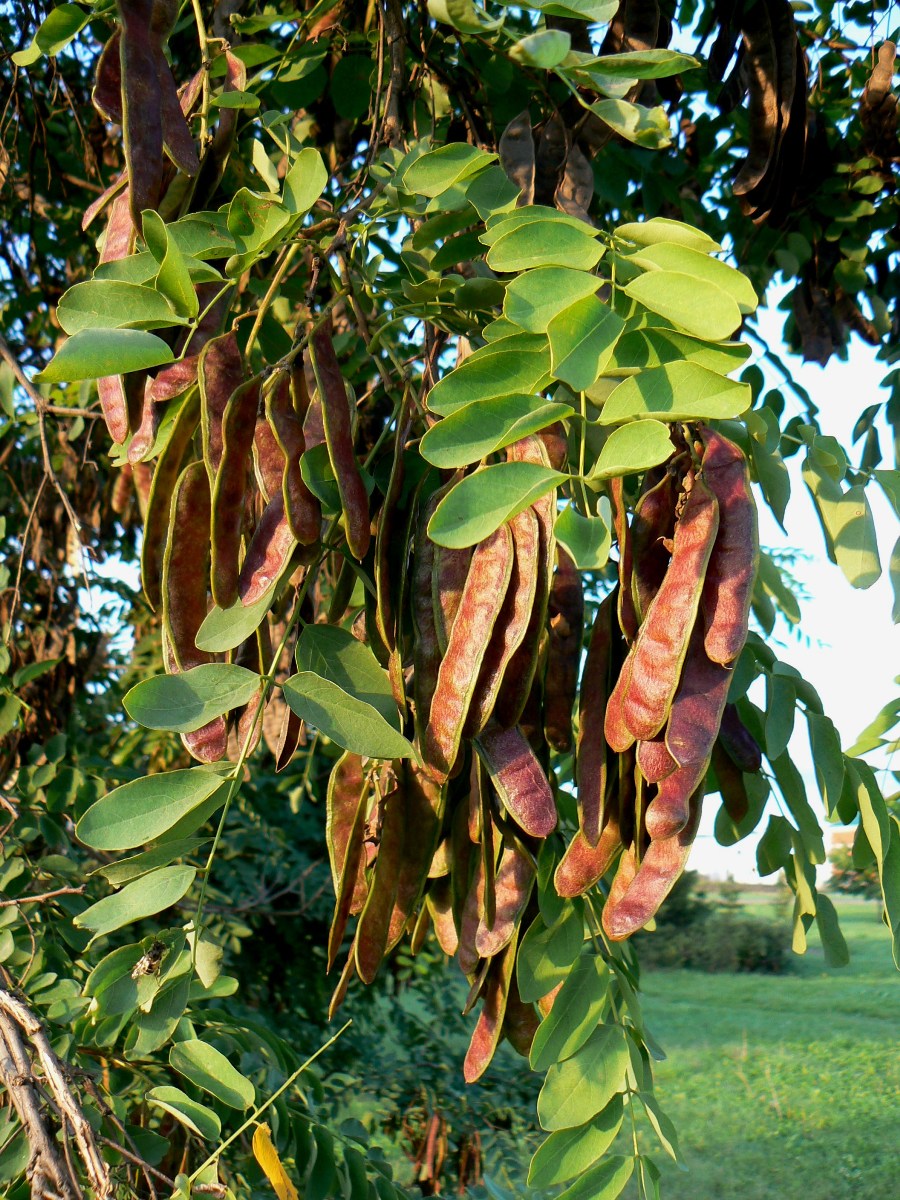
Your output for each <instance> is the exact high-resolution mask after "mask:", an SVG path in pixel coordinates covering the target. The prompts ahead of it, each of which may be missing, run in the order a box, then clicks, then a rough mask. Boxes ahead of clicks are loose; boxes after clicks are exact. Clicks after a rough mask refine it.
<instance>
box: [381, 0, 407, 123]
mask: <svg viewBox="0 0 900 1200" xmlns="http://www.w3.org/2000/svg"><path fill="white" fill-rule="evenodd" d="M384 31H385V33H386V35H387V44H388V50H389V52H390V56H391V74H390V78H389V79H388V86H387V95H386V96H385V99H384V120H383V121H382V125H381V129H382V141H384V142H386V143H387V144H388V145H389V146H396V145H398V143H399V142H400V140H401V138H402V135H403V124H402V122H401V120H400V96H401V94H402V92H403V68H404V62H405V57H406V35H405V33H404V32H403V10H402V8H401V6H400V3H399V0H384Z"/></svg>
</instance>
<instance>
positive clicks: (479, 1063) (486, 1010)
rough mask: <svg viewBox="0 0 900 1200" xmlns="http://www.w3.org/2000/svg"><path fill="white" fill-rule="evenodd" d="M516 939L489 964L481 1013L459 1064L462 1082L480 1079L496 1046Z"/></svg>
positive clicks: (504, 1007)
mask: <svg viewBox="0 0 900 1200" xmlns="http://www.w3.org/2000/svg"><path fill="white" fill-rule="evenodd" d="M516 940H517V939H514V940H513V941H512V942H510V944H509V945H508V946H507V947H506V949H505V950H504V951H503V953H502V955H501V956H500V957H499V958H498V959H495V960H494V961H493V962H492V963H491V969H490V971H489V972H488V975H487V980H486V984H485V991H484V1003H483V1005H482V1009H481V1014H480V1016H479V1018H478V1021H477V1023H476V1025H475V1030H474V1032H473V1034H472V1040H471V1042H470V1043H469V1049H468V1051H467V1052H466V1059H465V1063H464V1065H463V1075H464V1077H465V1080H466V1083H474V1082H475V1080H476V1079H480V1078H481V1076H482V1075H483V1074H484V1073H485V1071H486V1070H487V1069H488V1067H489V1066H490V1063H491V1059H492V1058H493V1057H494V1054H495V1052H496V1050H497V1047H498V1046H499V1045H500V1039H501V1037H502V1036H503V1020H504V1017H505V1016H506V1005H507V1000H508V997H509V989H510V985H511V983H512V979H513V973H514V970H515V965H516Z"/></svg>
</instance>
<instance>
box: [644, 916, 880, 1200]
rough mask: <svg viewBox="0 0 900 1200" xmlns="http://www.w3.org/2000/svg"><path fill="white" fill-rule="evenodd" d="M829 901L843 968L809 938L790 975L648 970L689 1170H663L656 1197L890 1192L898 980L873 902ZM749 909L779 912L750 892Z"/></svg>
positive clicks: (665, 1100)
mask: <svg viewBox="0 0 900 1200" xmlns="http://www.w3.org/2000/svg"><path fill="white" fill-rule="evenodd" d="M837 905H838V911H839V914H840V918H841V925H842V928H843V930H844V935H845V937H846V939H847V942H848V944H849V947H850V954H851V962H850V966H849V967H846V968H844V969H841V970H837V969H830V968H828V967H826V966H825V963H824V960H823V957H822V951H821V949H820V948H819V946H818V944H817V943H816V939H815V934H814V932H811V934H810V948H809V950H808V951H807V954H806V955H805V956H804V957H803V958H800V959H797V960H796V961H797V965H796V970H795V971H794V973H792V974H790V975H786V976H764V975H706V974H700V973H696V972H690V971H657V972H647V973H646V974H645V975H644V980H643V983H644V1007H645V1012H646V1016H647V1020H648V1024H649V1026H650V1029H651V1030H652V1032H653V1033H654V1034H655V1036H656V1038H657V1039H658V1040H659V1041H660V1042H661V1044H662V1045H663V1046H664V1048H665V1049H666V1051H667V1053H668V1058H667V1060H666V1061H665V1062H663V1063H659V1064H657V1066H656V1089H657V1096H658V1098H659V1100H660V1102H661V1104H662V1106H663V1108H664V1109H665V1110H666V1112H667V1113H668V1114H669V1116H670V1117H671V1118H672V1120H673V1121H674V1122H675V1125H676V1127H677V1128H678V1130H679V1133H680V1136H681V1150H682V1158H683V1162H684V1164H685V1165H686V1166H687V1168H688V1171H687V1172H686V1173H682V1172H680V1171H679V1170H678V1169H677V1168H675V1167H674V1166H672V1167H671V1168H667V1169H666V1170H665V1178H664V1186H663V1195H664V1196H665V1197H666V1200H720V1198H721V1200H726V1198H727V1200H770V1197H772V1196H778V1197H779V1200H876V1197H877V1200H883V1197H884V1196H886V1195H893V1194H895V1192H896V1188H897V1179H898V1164H900V1122H898V1116H900V1109H898V1101H900V1053H898V1029H900V974H898V972H897V971H896V970H895V968H894V965H893V962H892V960H891V951H890V942H889V938H888V936H887V931H886V930H885V928H884V926H883V925H882V924H881V922H880V918H879V909H878V906H877V905H875V904H873V903H871V902H866V901H859V900H850V899H845V900H840V901H838V902H837ZM747 907H748V908H752V910H753V911H754V912H758V913H759V915H760V916H762V915H766V916H773V915H775V913H774V911H773V909H772V908H770V907H767V905H766V901H765V900H764V899H761V898H760V897H759V895H758V894H755V895H753V896H748V897H747ZM780 916H781V919H782V920H785V921H786V920H787V918H786V917H785V916H784V914H783V912H782V913H781V914H780ZM643 1140H645V1147H646V1149H648V1150H649V1149H650V1142H649V1138H648V1139H643ZM654 1149H657V1148H656V1147H655V1148H654ZM662 1158H663V1155H662V1153H661V1152H660V1153H659V1156H658V1157H657V1161H658V1162H660V1165H662V1161H661V1160H662ZM667 1161H670V1160H667ZM633 1186H634V1185H633V1184H632V1185H629V1190H628V1191H627V1192H626V1193H625V1194H626V1195H627V1196H633V1195H635V1194H636V1193H635V1192H634V1191H632V1190H631V1189H632V1188H633Z"/></svg>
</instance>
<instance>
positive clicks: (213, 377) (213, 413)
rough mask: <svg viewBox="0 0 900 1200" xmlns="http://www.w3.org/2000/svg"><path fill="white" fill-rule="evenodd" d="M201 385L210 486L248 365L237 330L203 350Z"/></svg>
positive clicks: (201, 412) (201, 356) (213, 340)
mask: <svg viewBox="0 0 900 1200" xmlns="http://www.w3.org/2000/svg"><path fill="white" fill-rule="evenodd" d="M197 379H198V382H199V384H200V421H201V426H202V429H203V458H204V461H205V462H206V469H207V471H208V472H209V483H210V487H215V482H216V474H217V473H218V470H219V465H220V463H221V461H222V418H223V416H224V415H225V406H226V405H227V403H228V401H229V399H230V398H231V396H232V393H233V392H234V391H235V389H236V388H238V387H240V385H241V384H242V383H243V381H244V367H243V362H242V361H241V352H240V350H239V349H238V344H237V339H236V338H235V336H234V334H233V333H223V334H222V336H221V337H217V338H212V339H211V340H210V341H208V342H207V343H206V345H205V346H204V347H203V350H202V351H201V353H200V362H199V364H198V367H197Z"/></svg>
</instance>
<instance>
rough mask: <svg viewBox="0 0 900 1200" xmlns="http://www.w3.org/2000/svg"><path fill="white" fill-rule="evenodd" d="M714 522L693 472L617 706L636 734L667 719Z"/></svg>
mask: <svg viewBox="0 0 900 1200" xmlns="http://www.w3.org/2000/svg"><path fill="white" fill-rule="evenodd" d="M718 524H719V514H718V504H717V502H716V498H715V496H714V494H713V493H712V492H711V491H710V490H709V488H708V487H707V486H706V484H705V483H704V481H703V479H702V478H701V477H699V476H698V477H697V478H695V479H694V481H693V486H692V487H691V490H690V493H689V495H688V498H687V502H686V503H685V506H684V509H683V511H682V513H681V516H680V517H679V519H678V522H677V525H676V527H675V540H674V546H673V550H672V561H671V563H670V564H669V569H668V571H667V572H666V577H665V579H664V580H663V582H662V586H661V587H660V589H659V591H658V592H657V593H656V596H655V597H654V599H653V601H652V603H651V604H650V607H649V609H648V610H647V616H646V618H645V619H644V623H643V625H641V629H640V632H639V634H638V637H637V641H636V642H635V644H634V658H633V659H632V663H631V672H630V675H629V676H628V680H627V686H626V687H625V691H624V695H623V698H622V709H623V713H624V719H625V724H626V726H627V727H628V729H629V730H630V732H631V733H632V734H633V735H634V737H635V738H638V739H641V740H646V739H647V738H652V737H653V736H654V735H655V734H657V733H658V732H659V731H660V729H662V727H663V725H664V724H665V722H666V718H667V716H668V713H669V709H670V707H671V704H672V699H673V697H674V695H675V690H676V688H677V686H678V680H679V677H680V675H681V666H682V663H683V662H684V658H685V655H686V654H687V648H688V641H689V638H690V633H691V630H692V628H693V625H694V620H695V618H696V615H697V609H698V607H699V604H700V595H701V592H702V590H703V581H704V577H705V573H706V567H707V563H708V562H709V557H710V554H711V552H712V547H713V542H714V541H715V537H716V531H717V529H718ZM623 671H624V668H623ZM617 686H618V685H617ZM670 749H671V746H670ZM676 757H677V755H676Z"/></svg>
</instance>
